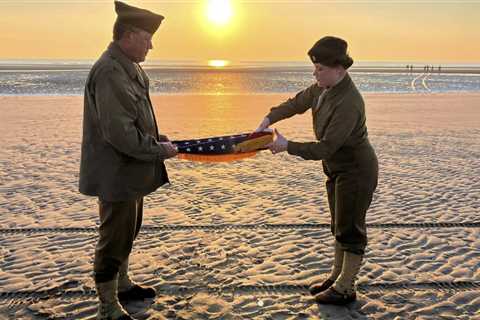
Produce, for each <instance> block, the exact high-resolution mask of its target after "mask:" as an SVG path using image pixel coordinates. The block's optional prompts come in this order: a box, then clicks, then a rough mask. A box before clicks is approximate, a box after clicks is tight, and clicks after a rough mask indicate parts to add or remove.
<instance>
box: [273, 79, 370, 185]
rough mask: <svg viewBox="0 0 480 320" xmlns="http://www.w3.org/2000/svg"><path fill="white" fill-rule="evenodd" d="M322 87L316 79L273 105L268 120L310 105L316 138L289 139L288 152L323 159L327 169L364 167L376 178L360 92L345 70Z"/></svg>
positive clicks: (343, 169)
mask: <svg viewBox="0 0 480 320" xmlns="http://www.w3.org/2000/svg"><path fill="white" fill-rule="evenodd" d="M324 90H325V89H324V88H320V87H319V86H318V85H317V84H316V83H315V84H313V85H312V86H310V87H308V88H307V89H305V90H303V91H301V92H299V93H298V94H297V95H296V96H295V97H294V98H291V99H288V100H287V101H286V102H284V103H282V104H280V105H279V106H277V107H274V108H272V109H271V111H270V113H269V114H268V115H267V117H268V118H269V120H270V123H275V122H277V121H279V120H282V119H285V118H289V117H291V116H293V115H295V114H302V113H304V112H306V111H307V110H308V109H311V111H312V118H313V129H314V131H315V136H316V138H317V141H316V142H306V143H302V142H293V141H289V142H288V149H287V151H288V153H289V154H292V155H297V156H300V157H302V158H303V159H306V160H323V163H324V166H325V167H326V169H327V170H328V171H329V172H330V173H338V172H345V171H355V170H362V169H364V171H365V170H366V171H370V172H371V174H372V175H374V176H375V179H376V175H377V174H378V173H377V170H378V168H377V166H378V163H377V158H376V155H375V152H374V150H373V148H372V147H371V145H370V143H369V141H368V133H367V127H366V118H365V106H364V102H363V98H362V96H361V95H360V93H359V91H358V90H357V88H356V87H355V85H354V83H353V81H352V80H351V78H350V76H349V75H348V73H347V74H346V75H345V77H344V78H343V79H342V80H341V81H340V82H339V83H338V84H337V85H335V86H334V87H332V88H330V89H329V90H328V91H326V92H324ZM322 93H324V94H323V95H322ZM319 99H321V100H320V103H319ZM372 178H373V177H372Z"/></svg>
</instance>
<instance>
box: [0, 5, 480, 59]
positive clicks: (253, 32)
mask: <svg viewBox="0 0 480 320" xmlns="http://www.w3.org/2000/svg"><path fill="white" fill-rule="evenodd" d="M209 1H210V3H209ZM212 1H213V2H212ZM215 1H216V2H215ZM124 2H126V3H128V4H130V5H134V6H139V7H142V8H145V9H149V10H151V11H154V12H157V13H160V14H162V15H163V16H165V20H164V21H163V23H162V25H161V26H160V29H159V30H158V31H157V33H156V34H155V35H154V38H153V46H154V50H152V51H150V53H149V56H148V58H147V59H154V60H169V61H170V60H175V61H177V60H189V61H208V60H212V59H224V60H229V61H233V62H241V61H307V60H308V58H307V56H306V52H307V51H308V49H310V47H311V46H312V45H313V44H314V43H315V41H317V40H318V39H320V38H321V37H322V36H325V35H335V36H339V37H342V38H344V39H345V40H347V41H348V43H349V53H350V55H351V56H352V57H353V58H354V59H355V60H356V61H392V62H395V61H412V62H415V61H424V62H432V63H434V62H447V63H448V62H460V63H478V62H480V32H479V31H478V30H480V0H476V1H468V0H467V1H465V0H464V1H441V0H440V1H410V0H404V1H392V0H383V1H373V0H372V1H360V0H351V1H333V0H330V1H322V0H318V1H315V0H310V1H305V0H258V1H256V0H248V1H246V0H243V1H242V0H230V1H228V0H204V1H185V0H169V1H165V0H126V1H124ZM222 2H229V4H230V7H229V8H230V11H229V12H230V15H228V10H227V9H221V8H224V7H223V6H224V5H225V3H223V4H222ZM209 5H210V6H213V8H214V9H213V12H215V10H217V11H218V12H217V16H216V18H217V19H220V20H222V19H223V20H224V21H223V22H224V23H223V24H222V23H219V22H218V21H215V20H214V19H213V20H212V11H209V8H212V7H209ZM215 8H216V9H215ZM209 12H210V15H209ZM115 17H116V15H115V11H114V5H113V0H111V1H106V0H81V1H80V0H79V1H77V0H28V1H26V0H0V25H1V26H2V32H1V33H0V42H1V46H0V48H1V49H0V59H3V60H5V59H16V60H19V59H20V60H21V59H75V60H76V59H95V58H97V57H98V56H99V55H100V54H101V53H102V52H103V51H104V50H105V48H106V47H107V46H108V44H109V42H110V41H111V37H112V26H113V23H114V21H115ZM214 18H215V17H214Z"/></svg>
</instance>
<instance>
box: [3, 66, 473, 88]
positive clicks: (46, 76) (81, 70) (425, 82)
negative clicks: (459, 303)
mask: <svg viewBox="0 0 480 320" xmlns="http://www.w3.org/2000/svg"><path fill="white" fill-rule="evenodd" d="M90 67H91V62H88V63H87V62H72V61H47V62H42V61H27V62H25V61H0V95H3V96H5V95H54V96H55V95H82V94H83V90H84V85H85V80H86V78H87V75H88V72H89V69H90ZM144 67H145V70H146V72H147V73H148V75H149V77H150V89H151V93H152V94H153V95H154V94H207V95H208V94H268V93H272V94H274V93H290V92H291V93H293V92H297V91H299V90H301V89H303V88H305V87H307V86H309V85H310V84H312V83H313V81H314V80H313V76H312V67H311V66H308V65H306V64H301V63H283V64H282V63H263V64H256V63H244V64H240V65H237V66H230V67H224V68H221V69H220V68H211V67H204V66H199V65H195V64H179V63H164V64H155V63H151V64H146V65H145V66H144ZM350 74H351V76H352V78H353V80H354V81H355V83H356V85H357V86H358V87H359V89H360V90H361V91H362V92H375V93H412V92H424V93H430V92H432V93H444V92H478V91H480V66H479V65H464V66H462V65H447V66H445V65H444V66H442V67H440V68H439V66H438V65H435V66H432V67H430V68H429V70H428V71H427V70H426V69H425V67H424V65H420V64H418V65H416V66H415V68H414V69H413V70H409V69H407V68H406V64H402V65H400V64H383V65H382V64H378V63H377V64H365V63H364V64H361V63H360V64H357V65H354V66H353V67H352V69H351V71H350Z"/></svg>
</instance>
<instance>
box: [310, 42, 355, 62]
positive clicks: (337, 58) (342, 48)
mask: <svg viewBox="0 0 480 320" xmlns="http://www.w3.org/2000/svg"><path fill="white" fill-rule="evenodd" d="M347 48H348V44H347V42H346V41H345V40H343V39H340V38H337V37H332V36H326V37H323V38H321V39H320V40H318V41H317V42H316V43H315V44H314V45H313V47H312V48H311V49H310V50H309V51H308V55H309V56H310V59H311V60H312V62H313V63H321V64H323V65H325V66H328V67H335V66H338V65H341V66H342V67H344V68H345V69H348V68H349V67H350V66H351V65H352V64H353V59H352V58H351V57H350V56H349V55H348V53H347Z"/></svg>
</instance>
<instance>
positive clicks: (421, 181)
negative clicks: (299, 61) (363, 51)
mask: <svg viewBox="0 0 480 320" xmlns="http://www.w3.org/2000/svg"><path fill="white" fill-rule="evenodd" d="M286 97H287V95H276V94H271V95H223V96H222V95H167V96H155V97H153V102H154V105H155V109H156V110H155V111H156V115H157V120H158V123H159V127H160V130H161V132H162V133H163V134H167V135H168V136H169V137H170V139H172V140H173V139H187V138H196V137H198V138H202V137H209V136H215V135H223V134H235V133H241V132H248V131H250V130H253V129H254V128H255V127H256V126H257V124H258V123H259V122H260V120H261V119H262V117H263V116H264V115H265V114H266V112H267V111H268V109H269V108H270V107H271V106H273V105H276V104H278V103H279V102H281V101H283V100H284V99H285V98H286ZM365 100H366V105H367V118H368V123H367V124H368V128H369V133H370V140H371V142H372V144H373V145H374V147H375V149H376V151H377V154H378V157H379V163H380V179H379V187H378V189H377V192H376V194H375V197H374V201H373V203H372V207H371V209H370V211H369V214H368V218H367V222H368V224H369V225H370V228H369V241H370V243H369V247H368V250H367V254H366V259H365V263H364V265H363V268H362V271H361V273H360V276H359V281H358V284H359V289H360V294H359V299H358V301H357V302H356V303H354V304H352V305H349V306H347V307H332V306H318V305H316V304H315V303H314V300H313V299H312V297H311V296H309V294H308V292H307V291H306V290H305V287H304V286H305V285H306V284H308V283H310V282H311V281H313V280H315V279H318V278H321V277H322V276H324V275H326V274H327V273H328V271H329V268H330V264H331V259H332V248H331V247H332V238H331V235H330V232H329V228H328V223H329V213H328V205H327V201H326V194H325V190H324V182H325V179H324V177H323V173H322V169H321V163H320V162H314V161H303V160H301V159H299V158H296V157H293V156H289V155H287V154H280V155H275V156H274V155H272V154H270V153H269V152H267V151H265V152H261V153H259V154H258V155H257V156H256V157H254V158H251V159H246V160H242V161H238V162H233V163H216V164H205V163H194V162H189V161H185V160H178V159H171V160H168V161H167V167H168V169H169V173H170V176H171V180H172V184H171V185H170V186H168V187H165V188H161V189H159V190H158V191H157V192H155V193H153V194H151V195H149V196H147V197H146V199H145V216H144V226H145V228H144V230H143V232H142V233H141V235H140V237H139V239H138V240H137V242H136V243H135V246H134V251H133V254H132V257H131V262H132V266H131V270H132V274H133V278H134V280H137V281H139V282H145V283H148V284H150V285H153V286H154V287H155V288H156V289H157V291H158V292H159V295H158V296H157V298H156V299H155V300H153V301H149V302H144V303H136V304H131V305H128V306H127V308H128V310H129V311H131V312H133V313H134V315H135V316H136V317H138V318H139V319H147V318H148V319H160V318H161V317H162V316H163V317H167V318H169V319H480V314H479V310H480V228H479V226H478V213H479V207H480V201H479V195H480V163H479V161H478V159H479V158H480V129H479V128H480V108H479V105H480V94H472V93H470V94H460V93H451V94H367V95H365ZM82 103H83V98H82V97H46V96H42V97H37V96H28V97H5V96H3V97H0V142H1V144H2V148H1V149H0V155H1V157H0V181H1V183H0V210H1V211H0V212H1V215H0V228H1V229H2V230H0V319H3V318H5V319H48V318H53V319H91V318H92V317H93V316H94V314H95V307H96V298H95V295H94V292H93V289H94V285H93V281H92V278H91V275H92V271H91V268H92V267H91V263H92V258H93V250H94V246H95V240H96V233H95V227H96V226H97V223H98V219H97V211H96V210H97V209H96V200H95V199H94V198H89V197H85V196H83V195H80V194H79V193H78V192H77V180H78V166H79V156H80V140H81V121H82V110H83V106H82ZM274 127H276V128H278V129H279V130H280V132H282V133H283V134H284V135H285V136H286V137H287V138H290V139H292V140H295V141H309V140H312V138H313V132H312V128H311V119H310V116H309V115H308V114H305V115H301V116H297V117H295V118H292V119H289V120H286V121H284V122H281V123H279V124H278V125H275V126H274ZM25 228H26V229H25ZM42 228H49V229H48V230H45V229H42ZM65 228H67V229H65ZM72 228H76V229H72ZM459 282H461V283H459ZM25 291H28V292H26V293H25V295H23V296H22V295H21V292H25Z"/></svg>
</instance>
